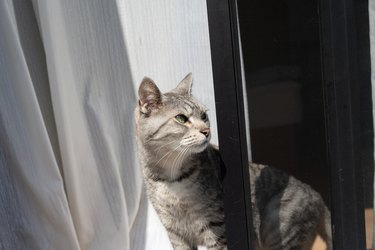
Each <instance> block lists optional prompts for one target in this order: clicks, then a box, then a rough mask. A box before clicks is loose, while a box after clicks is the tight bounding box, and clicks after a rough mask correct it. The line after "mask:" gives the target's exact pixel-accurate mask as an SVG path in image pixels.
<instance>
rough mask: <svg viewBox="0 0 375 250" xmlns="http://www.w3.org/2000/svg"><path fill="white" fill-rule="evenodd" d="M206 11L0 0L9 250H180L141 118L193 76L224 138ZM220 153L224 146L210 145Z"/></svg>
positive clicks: (162, 2) (4, 235)
mask: <svg viewBox="0 0 375 250" xmlns="http://www.w3.org/2000/svg"><path fill="white" fill-rule="evenodd" d="M206 13H207V10H206V6H205V1H200V0H181V1H174V0H169V1H168V0H157V1H147V0H118V1H103V0H102V1H100V0H54V1H50V0H44V1H42V0H40V1H38V0H34V1H28V0H2V1H0V249H64V250H65V249H71V250H74V249H171V246H170V243H169V241H168V238H167V235H166V232H165V230H164V228H163V227H162V225H161V223H160V221H159V219H158V217H157V216H156V214H155V212H154V210H153V208H152V207H151V206H150V204H149V202H148V200H147V198H146V196H145V193H144V188H143V186H142V179H141V172H140V169H139V167H138V164H137V158H136V152H135V149H136V147H135V138H134V121H133V109H134V105H135V103H136V91H137V86H138V83H139V82H140V80H141V79H142V78H143V76H144V75H148V76H150V77H152V78H153V79H154V80H155V81H156V82H157V83H158V84H159V86H160V88H161V89H162V91H167V90H169V89H171V88H172V87H174V86H175V85H176V84H177V83H178V81H179V80H180V79H182V78H183V77H184V75H185V74H187V73H188V72H190V71H191V72H193V75H194V81H195V85H194V87H193V94H195V96H196V97H197V98H198V99H200V100H203V102H204V103H205V104H206V105H207V106H208V107H209V109H210V116H211V121H212V127H213V129H214V134H215V135H216V134H217V133H216V132H215V131H216V119H215V106H214V97H213V84H212V75H211V57H210V47H209V36H208V26H207V14H206ZM213 141H214V142H217V137H216V136H215V137H214V138H213Z"/></svg>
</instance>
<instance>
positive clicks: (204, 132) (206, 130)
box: [200, 128, 210, 138]
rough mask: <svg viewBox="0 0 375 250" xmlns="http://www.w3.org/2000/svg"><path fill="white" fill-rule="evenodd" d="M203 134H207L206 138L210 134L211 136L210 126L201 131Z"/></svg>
mask: <svg viewBox="0 0 375 250" xmlns="http://www.w3.org/2000/svg"><path fill="white" fill-rule="evenodd" d="M200 132H201V133H202V134H204V136H206V138H207V137H208V136H210V129H209V128H205V129H203V130H201V131H200Z"/></svg>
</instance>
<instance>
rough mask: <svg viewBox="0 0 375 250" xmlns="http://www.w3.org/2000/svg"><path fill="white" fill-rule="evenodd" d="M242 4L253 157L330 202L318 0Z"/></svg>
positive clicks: (242, 36)
mask: <svg viewBox="0 0 375 250" xmlns="http://www.w3.org/2000/svg"><path fill="white" fill-rule="evenodd" d="M238 7H239V8H238V9H239V23H240V31H241V41H242V50H243V57H244V69H245V76H246V87H247V95H248V105H249V107H248V112H249V117H250V129H251V131H250V136H251V153H252V160H253V161H254V162H257V163H264V164H267V165H272V166H274V167H277V168H279V169H282V170H284V171H285V172H287V173H289V174H291V175H293V176H295V177H297V178H298V179H300V180H302V181H303V182H305V183H308V184H310V185H311V186H312V187H313V188H314V189H315V190H317V191H318V192H319V193H320V194H321V195H322V197H323V198H324V200H325V201H326V203H327V205H328V206H330V199H329V196H330V189H329V185H330V183H329V178H330V177H329V174H330V171H329V166H328V163H327V153H326V150H327V147H326V136H325V120H324V97H323V84H322V69H321V68H322V67H321V56H320V52H321V47H320V37H319V17H318V3H317V1H307V0H306V1H301V0H271V1H245V0H239V1H238ZM314 249H320V248H314ZM321 249H324V248H321Z"/></svg>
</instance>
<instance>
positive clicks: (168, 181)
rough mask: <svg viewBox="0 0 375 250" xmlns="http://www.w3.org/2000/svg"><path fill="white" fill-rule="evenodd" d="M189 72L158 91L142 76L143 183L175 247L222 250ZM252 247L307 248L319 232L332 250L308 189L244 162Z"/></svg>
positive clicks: (201, 115)
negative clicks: (248, 185) (172, 86)
mask: <svg viewBox="0 0 375 250" xmlns="http://www.w3.org/2000/svg"><path fill="white" fill-rule="evenodd" d="M191 90H192V74H188V75H187V76H186V77H185V78H184V79H183V80H182V81H181V82H180V83H179V84H178V86H177V87H176V88H175V89H173V90H171V91H170V92H167V93H164V94H162V93H161V92H160V90H159V88H158V87H157V85H156V84H155V82H154V81H153V80H152V79H150V78H148V77H145V78H144V79H143V80H142V82H141V84H140V87H139V90H138V95H139V101H138V105H137V107H136V109H135V121H136V137H137V144H138V154H139V160H140V165H141V166H142V171H143V177H144V182H145V186H146V190H147V194H148V197H149V199H150V200H151V202H152V204H153V206H154V208H155V210H156V212H157V214H158V215H159V217H160V220H161V222H162V223H163V225H164V226H165V228H166V230H167V232H168V236H169V238H170V241H171V243H172V246H173V248H174V249H178V250H190V249H197V246H205V247H206V248H207V249H227V240H226V236H225V224H224V207H223V197H222V196H223V194H222V186H221V181H220V173H219V168H220V164H221V161H220V154H219V150H218V148H217V147H216V146H214V145H212V144H210V142H209V141H210V137H211V131H210V123H209V119H208V115H207V110H206V108H205V107H204V106H203V105H202V104H201V103H200V102H199V101H197V100H196V99H195V98H194V97H193V96H192V94H191ZM249 173H250V183H251V192H252V193H251V197H249V199H251V203H252V212H253V224H254V231H255V233H256V238H257V239H256V244H255V245H256V248H257V249H258V250H289V249H290V250H292V249H295V250H296V249H310V248H311V245H312V243H313V241H314V239H315V236H316V235H317V234H319V235H320V236H321V237H322V238H323V240H324V241H325V242H326V243H327V246H328V249H331V248H332V247H331V244H332V243H331V228H330V213H329V210H328V209H327V207H326V206H325V204H324V202H323V200H322V198H321V196H320V195H319V194H318V193H317V192H315V191H314V190H313V189H312V188H311V187H310V186H308V185H306V184H304V183H302V182H300V181H298V180H297V179H295V178H293V177H291V176H288V175H287V174H285V173H284V172H281V171H279V170H277V169H275V168H271V167H268V166H265V165H260V164H254V163H250V165H249Z"/></svg>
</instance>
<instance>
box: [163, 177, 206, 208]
mask: <svg viewBox="0 0 375 250" xmlns="http://www.w3.org/2000/svg"><path fill="white" fill-rule="evenodd" d="M159 189H160V191H162V192H163V193H165V194H166V195H167V196H169V198H170V199H171V200H174V201H177V202H180V203H181V202H194V201H195V200H196V199H197V197H198V196H200V192H199V188H198V187H197V185H194V183H193V182H192V181H191V180H184V181H181V182H173V183H163V184H161V185H160V186H159Z"/></svg>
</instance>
